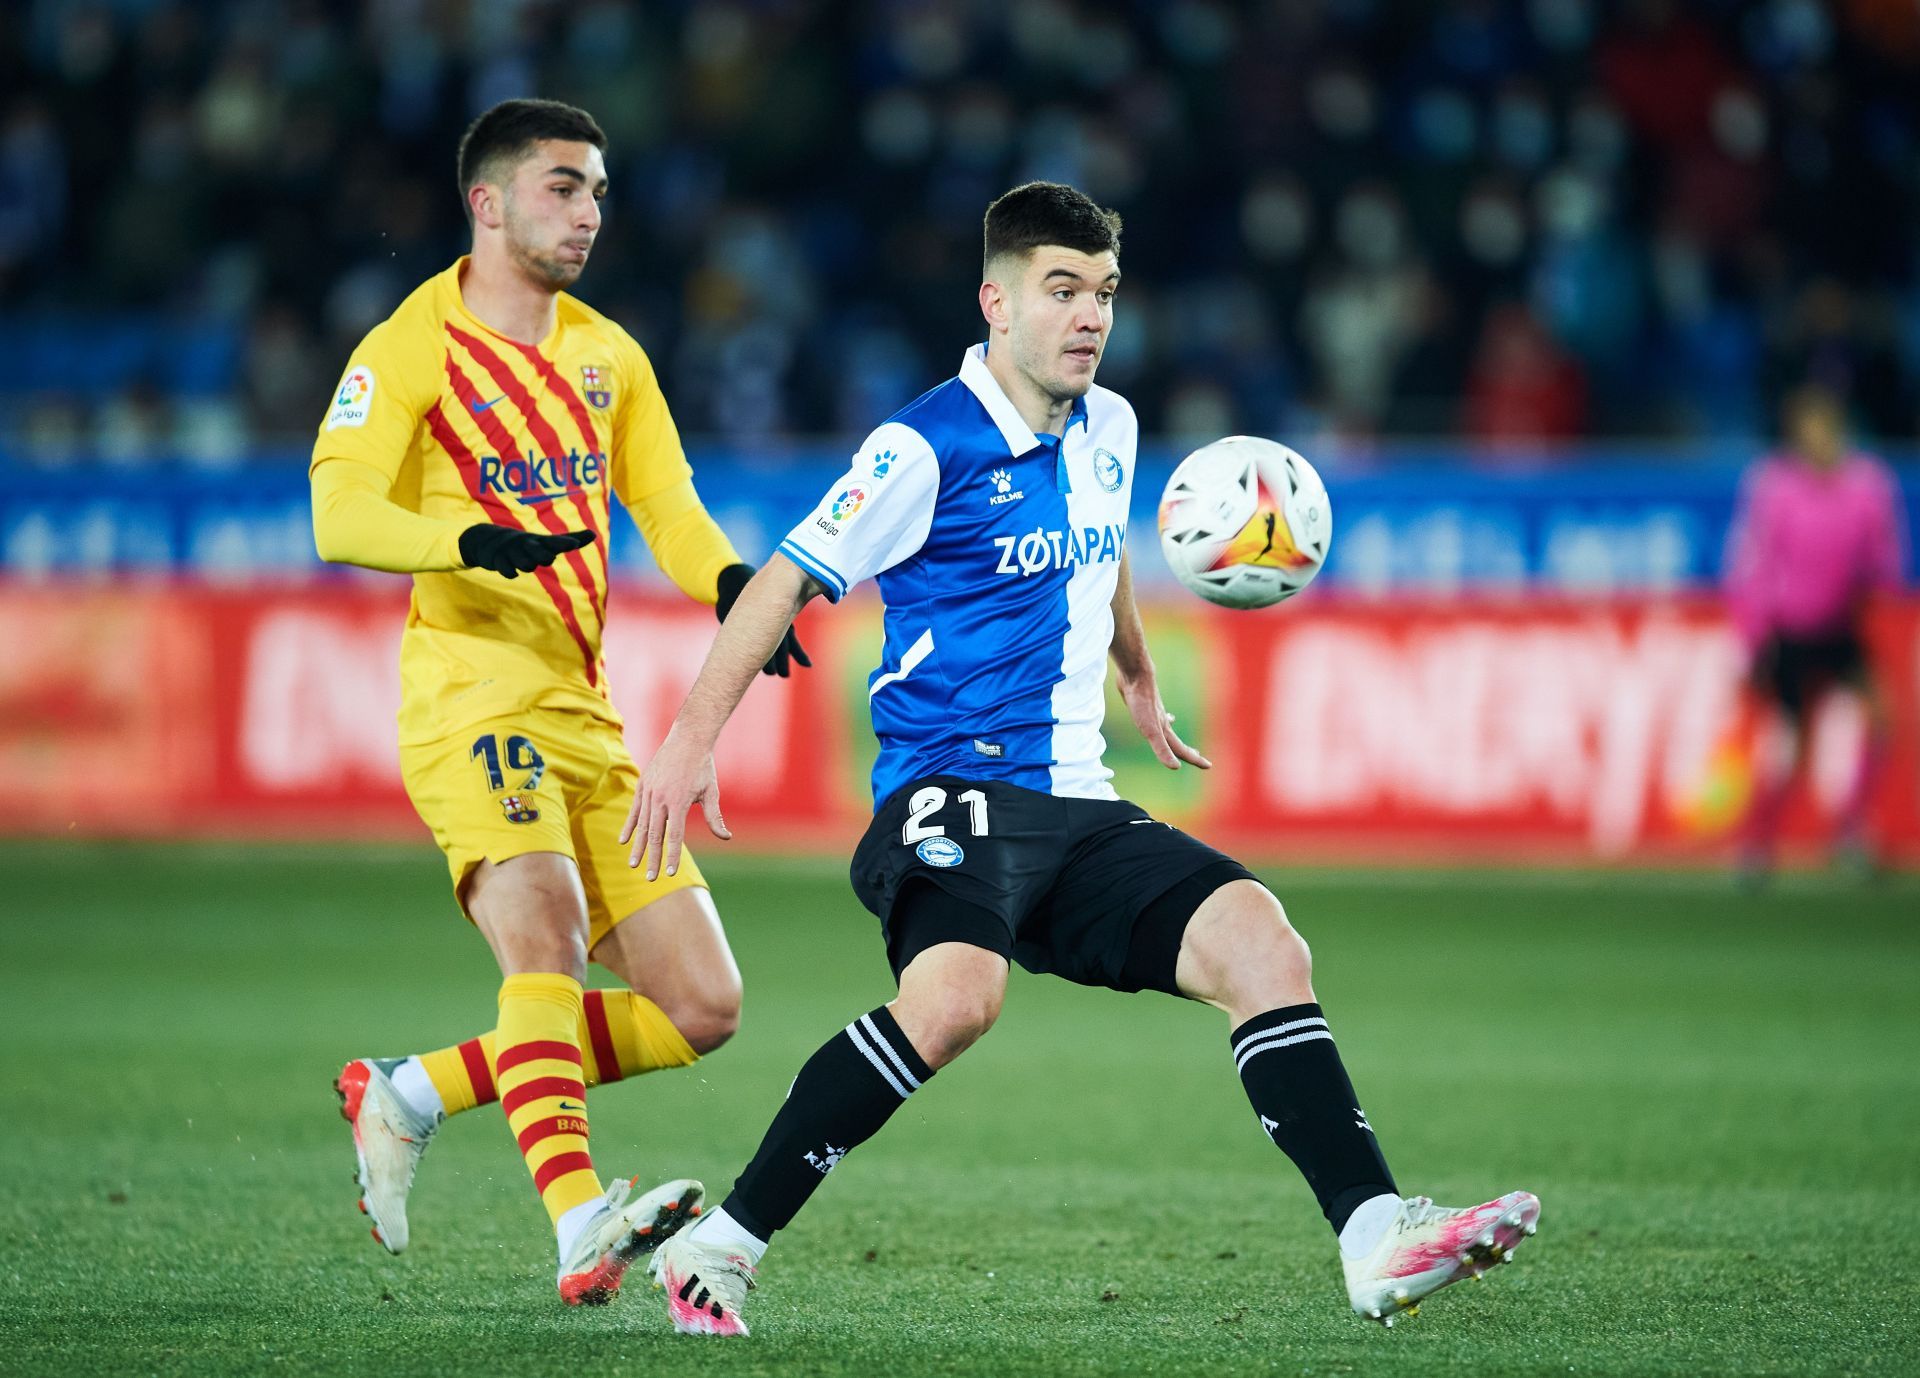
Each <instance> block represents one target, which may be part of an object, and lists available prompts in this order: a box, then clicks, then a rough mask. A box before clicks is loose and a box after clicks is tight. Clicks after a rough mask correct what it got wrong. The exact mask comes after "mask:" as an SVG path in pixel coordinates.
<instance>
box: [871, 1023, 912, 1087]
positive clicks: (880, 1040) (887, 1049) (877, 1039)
mask: <svg viewBox="0 0 1920 1378" xmlns="http://www.w3.org/2000/svg"><path fill="white" fill-rule="evenodd" d="M858 1022H859V1025H860V1027H861V1028H863V1029H865V1030H866V1031H867V1032H868V1033H869V1034H871V1035H873V1041H874V1044H875V1046H877V1047H878V1048H879V1049H880V1051H881V1052H882V1053H884V1054H885V1055H886V1059H887V1061H889V1062H891V1063H892V1064H893V1066H894V1069H895V1070H896V1071H898V1072H899V1073H900V1077H901V1079H902V1080H903V1081H905V1082H906V1083H907V1085H909V1086H911V1087H912V1088H913V1089H914V1090H916V1091H918V1090H919V1089H920V1081H919V1078H917V1077H915V1076H914V1074H913V1073H912V1072H911V1071H909V1070H908V1069H907V1063H906V1059H904V1058H902V1057H901V1056H900V1054H899V1053H897V1052H895V1051H894V1047H893V1045H892V1044H891V1043H889V1042H887V1038H886V1035H885V1034H883V1033H881V1032H880V1027H879V1025H877V1024H875V1023H874V1022H873V1016H872V1015H870V1014H863V1015H861V1016H860V1018H859V1021H858Z"/></svg>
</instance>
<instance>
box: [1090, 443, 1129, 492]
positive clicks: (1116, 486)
mask: <svg viewBox="0 0 1920 1378" xmlns="http://www.w3.org/2000/svg"><path fill="white" fill-rule="evenodd" d="M1093 476H1094V478H1095V479H1097V480H1098V481H1099V484H1100V486H1101V487H1102V488H1104V489H1106V490H1107V491H1108V492H1109V493H1117V492H1119V491H1120V483H1121V480H1122V479H1124V478H1125V477H1126V475H1125V474H1124V473H1123V472H1122V471H1121V468H1120V457H1119V456H1118V455H1116V454H1115V453H1114V452H1113V451H1112V450H1095V451H1094V452H1093Z"/></svg>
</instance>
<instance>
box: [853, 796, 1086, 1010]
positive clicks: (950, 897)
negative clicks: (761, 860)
mask: <svg viewBox="0 0 1920 1378" xmlns="http://www.w3.org/2000/svg"><path fill="white" fill-rule="evenodd" d="M1058 805H1059V801H1058V800H1055V799H1053V798H1051V797H1050V796H1047V795H1043V794H1039V793H1036V792H1035V791H1032V790H1024V789H1018V788H1016V787H1014V786H1011V785H1006V784H1002V783H999V782H991V781H977V780H968V779H963V778H960V777H956V776H929V777H927V778H925V779H921V780H916V781H914V782H913V783H912V784H909V785H906V786H904V787H902V788H901V789H899V790H896V791H895V792H894V793H893V794H892V795H890V796H888V798H887V799H885V800H884V801H882V803H881V805H880V807H879V808H878V809H876V810H875V811H874V816H873V822H872V823H871V824H870V825H869V826H868V828H867V831H866V834H865V835H864V836H863V837H862V838H861V839H860V843H859V846H857V847H856V848H855V849H854V854H853V863H852V865H851V867H850V868H849V877H850V879H851V880H852V882H853V891H854V894H855V895H856V896H857V897H858V898H859V900H860V902H861V903H862V904H863V905H865V906H866V907H867V909H868V910H869V911H870V912H871V913H872V914H873V915H874V917H876V918H878V919H879V920H880V929H881V934H882V936H883V937H884V938H885V940H886V944H887V962H888V965H889V966H891V967H892V968H893V973H894V977H895V979H896V980H898V979H899V978H900V975H901V973H902V972H904V971H905V970H906V969H907V966H908V964H909V963H911V962H912V961H913V960H914V959H915V958H916V957H918V956H919V955H920V954H921V953H922V952H925V951H927V950H928V949H929V948H932V947H936V946H938V945H940V944H943V943H961V944H965V945H968V946H971V947H976V948H982V949H985V950H986V951H988V952H991V953H994V954H997V955H998V956H1000V957H1001V958H1006V957H1009V956H1010V955H1012V953H1013V947H1014V938H1015V933H1016V932H1017V930H1018V929H1019V927H1020V925H1021V924H1022V922H1024V920H1025V918H1026V916H1027V914H1028V913H1029V912H1030V911H1031V910H1032V908H1033V906H1034V905H1035V904H1036V903H1037V902H1038V900H1039V898H1040V896H1041V895H1043V894H1045V893H1046V890H1047V888H1048V887H1049V886H1050V885H1051V884H1052V883H1053V878H1054V876H1055V874H1056V873H1057V871H1058V869H1059V865H1060V858H1061V856H1062V855H1063V852H1064V849H1065V842H1066V837H1065V833H1064V831H1063V828H1062V823H1061V816H1060V810H1059V807H1058Z"/></svg>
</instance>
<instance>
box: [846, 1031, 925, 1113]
mask: <svg viewBox="0 0 1920 1378" xmlns="http://www.w3.org/2000/svg"><path fill="white" fill-rule="evenodd" d="M846 1033H847V1037H848V1038H849V1039H851V1040H852V1041H853V1046H854V1047H855V1048H858V1049H859V1050H860V1055H861V1056H862V1057H864V1058H865V1059H866V1060H867V1061H868V1062H871V1063H872V1064H873V1070H874V1071H876V1072H878V1073H879V1074H880V1078H881V1080H882V1081H884V1082H886V1083H887V1085H889V1086H891V1087H892V1088H893V1089H894V1090H895V1091H897V1092H899V1094H900V1099H901V1100H905V1099H906V1098H907V1097H908V1096H910V1095H912V1094H913V1093H912V1092H911V1091H909V1090H907V1088H906V1087H904V1086H902V1085H901V1084H900V1079H899V1078H898V1077H896V1076H895V1075H894V1074H893V1070H892V1069H891V1068H890V1067H888V1066H887V1064H886V1063H884V1062H882V1061H881V1060H880V1054H878V1053H876V1052H875V1051H874V1050H873V1049H872V1048H870V1047H868V1046H867V1040H866V1036H865V1034H864V1032H863V1031H862V1030H861V1028H860V1021H859V1020H857V1019H856V1020H854V1021H853V1023H851V1024H849V1025H847V1029H846ZM882 1046H884V1044H883V1045H882Z"/></svg>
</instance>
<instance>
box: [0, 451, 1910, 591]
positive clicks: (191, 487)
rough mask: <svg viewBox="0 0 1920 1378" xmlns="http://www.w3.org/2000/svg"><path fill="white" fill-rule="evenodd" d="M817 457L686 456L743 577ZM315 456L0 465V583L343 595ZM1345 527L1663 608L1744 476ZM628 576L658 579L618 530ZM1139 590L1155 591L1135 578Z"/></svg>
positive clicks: (1423, 491)
mask: <svg viewBox="0 0 1920 1378" xmlns="http://www.w3.org/2000/svg"><path fill="white" fill-rule="evenodd" d="M845 456H846V451H845V450H844V449H842V448H840V447H839V446H835V445H829V444H816V445H804V446H794V447H790V448H787V449H782V450H778V451H772V450H767V451H759V452H755V453H753V454H751V455H743V454H740V453H736V452H733V451H729V450H726V449H722V448H720V447H717V446H713V445H695V446H694V447H693V461H694V465H695V474H696V479H697V481H698V483H699V485H700V491H701V493H702V495H703V497H704V498H705V500H706V502H707V505H708V506H709V508H711V509H712V510H713V512H714V513H715V515H716V516H717V517H718V518H719V520H720V521H721V523H722V524H723V525H724V526H725V527H726V528H727V530H728V532H729V533H730V534H731V535H732V536H733V538H734V540H735V542H736V544H737V545H738V546H739V547H740V549H741V550H742V552H743V553H745V554H746V555H748V556H749V557H750V558H755V559H757V558H760V557H763V556H764V555H765V554H766V552H767V551H768V550H770V549H771V548H772V547H773V545H774V544H775V543H776V542H777V541H778V538H779V536H780V535H781V534H782V533H783V532H784V531H785V530H786V529H787V528H788V527H790V526H791V525H792V524H793V523H794V522H796V521H798V520H799V519H800V517H801V516H802V515H804V514H805V513H806V511H807V510H808V509H809V508H811V507H812V505H813V504H814V502H815V501H817V500H818V498H819V497H820V495H821V493H822V490H823V489H824V487H825V486H826V485H828V484H830V483H831V482H832V481H833V479H834V478H835V477H836V476H837V475H838V473H839V472H840V471H841V469H842V466H843V465H844V463H845ZM1176 458H1177V454H1176V453H1175V452H1174V451H1173V450H1171V449H1169V448H1168V447H1166V446H1159V445H1156V446H1149V447H1143V451H1142V459H1141V466H1140V470H1139V473H1138V476H1137V478H1136V480H1135V494H1136V500H1135V502H1134V524H1133V528H1132V530H1131V532H1130V541H1131V542H1132V543H1133V544H1134V545H1135V547H1136V548H1137V549H1146V550H1151V549H1152V547H1153V541H1154V532H1153V515H1154V502H1155V499H1156V498H1157V496H1158V494H1159V492H1160V488H1161V486H1162V485H1163V484H1164V483H1165V481H1166V477H1167V475H1168V474H1169V473H1170V472H1171V470H1172V467H1173V463H1174V461H1175V459H1176ZM1902 458H1903V460H1906V461H1907V462H1903V463H1902V464H1901V465H1900V466H1899V470H1900V472H1901V475H1902V487H1903V489H1904V492H1905V495H1906V507H1907V521H1908V528H1909V533H1908V534H1909V549H1910V550H1920V464H1916V463H1914V462H1912V459H1913V458H1914V457H1906V456H1903V457H1902ZM304 461H305V456H304V454H302V453H297V452H281V453H263V454H261V455H259V456H256V457H255V462H252V463H249V464H246V465H244V466H241V467H238V468H234V469H226V470H218V471H208V470H205V469H200V468H195V467H192V466H187V465H182V464H173V463H164V464H155V465H150V466H146V467H142V468H139V469H134V470H127V469H118V468H110V467H103V466H98V465H84V466H77V467H63V468H58V469H51V470H49V469H42V468H37V467H31V466H25V465H18V464H5V463H3V462H0V574H4V575H8V576H12V577H24V578H35V577H54V576H61V575H80V576H94V577H100V576H117V575H139V574H180V575H189V576H201V577H206V578H210V579H215V580H222V581H232V580H245V579H254V578H266V579H291V580H308V579H321V578H330V577H343V574H342V572H340V571H331V570H328V569H327V568H326V567H325V566H323V565H321V564H320V562H319V560H318V559H317V558H316V557H315V555H314V552H313V541H312V534H311V530H310V527H309V522H308V508H307V487H306V477H305V462H304ZM1324 468H1325V471H1326V474H1327V477H1328V482H1329V487H1330V488H1331V490H1332V493H1333V500H1334V511H1335V519H1336V525H1335V540H1334V552H1335V553H1334V558H1333V559H1332V560H1331V561H1330V562H1329V565H1328V568H1327V572H1326V576H1325V577H1326V578H1327V580H1328V581H1329V582H1330V583H1335V584H1341V585H1345V586H1347V587H1348V588H1350V589H1353V590H1355V591H1382V592H1384V591H1387V590H1392V589H1407V590H1428V591H1445V590H1449V589H1456V588H1474V589H1483V590H1497V589H1501V588H1520V587H1535V588H1549V589H1563V590H1566V591H1570V592H1607V591H1614V590H1621V591H1625V590H1635V591H1652V590H1659V589H1665V588H1686V587H1698V586H1700V585H1703V584H1710V583H1712V582H1713V581H1714V580H1715V579H1716V578H1717V576H1718V572H1719V570H1720V567H1721V560H1722V552H1723V548H1724V544H1725V536H1726V530H1727V525H1728V522H1729V520H1730V518H1731V515H1732V511H1733V504H1734V498H1735V494H1736V492H1737V489H1738V483H1739V472H1740V469H1739V461H1738V456H1737V455H1735V454H1732V453H1721V454H1717V455H1704V456H1702V455H1690V456H1688V457H1687V462H1684V463H1682V462H1677V459H1676V456H1675V455H1673V454H1672V453H1671V452H1662V451H1657V450H1648V449H1631V450H1628V449H1621V450H1604V449H1589V450H1585V451H1582V452H1581V453H1580V455H1579V457H1578V458H1577V459H1572V460H1569V459H1566V458H1564V457H1562V458H1559V459H1557V460H1556V461H1554V462H1553V463H1552V464H1551V465H1547V464H1539V465H1533V466H1521V465H1518V464H1507V465H1504V466H1501V467H1494V466H1490V465H1488V464H1485V463H1474V462H1472V461H1471V459H1470V457H1469V455H1468V454H1467V453H1466V451H1464V450H1463V449H1460V448H1451V447H1445V446H1422V447H1418V448H1408V447H1402V448H1398V449H1395V450H1394V451H1392V452H1390V453H1389V454H1387V455H1385V456H1381V455H1374V456H1372V457H1370V458H1369V459H1368V460H1367V461H1365V462H1361V461H1357V460H1351V459H1341V460H1330V461H1329V462H1328V463H1327V464H1326V465H1325V466H1324ZM614 561H615V566H616V568H617V569H620V570H621V571H623V572H626V573H630V574H631V575H633V576H634V577H636V578H647V577H658V576H657V574H655V572H654V571H653V567H652V563H651V561H650V560H649V559H648V558H647V554H646V550H645V547H644V546H643V545H642V543H641V542H640V541H639V539H638V538H637V537H636V536H635V535H634V533H633V531H632V529H631V527H630V525H629V524H628V523H627V522H626V521H625V519H624V518H623V519H621V520H620V521H619V522H618V523H617V526H616V534H615V538H614ZM1135 563H1136V567H1137V568H1138V570H1139V571H1140V577H1141V579H1142V581H1143V582H1146V583H1153V582H1156V581H1157V580H1159V579H1161V578H1164V577H1165V576H1164V566H1163V565H1162V564H1161V562H1160V561H1159V559H1158V558H1157V557H1154V558H1148V557H1146V556H1145V555H1143V556H1141V557H1140V558H1138V559H1137V560H1136V562H1135Z"/></svg>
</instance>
